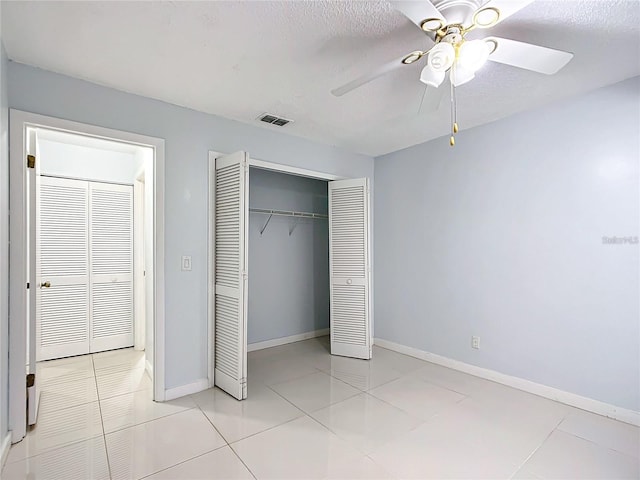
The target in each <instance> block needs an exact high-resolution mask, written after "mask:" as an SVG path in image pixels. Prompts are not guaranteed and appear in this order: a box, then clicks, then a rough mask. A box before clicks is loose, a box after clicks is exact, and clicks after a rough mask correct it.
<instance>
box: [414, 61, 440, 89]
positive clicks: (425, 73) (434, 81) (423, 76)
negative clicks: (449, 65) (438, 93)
mask: <svg viewBox="0 0 640 480" xmlns="http://www.w3.org/2000/svg"><path fill="white" fill-rule="evenodd" d="M444 76H445V72H436V71H434V70H433V69H432V68H431V67H430V66H429V65H427V66H426V67H424V68H423V69H422V73H420V81H421V82H422V83H426V84H427V85H429V86H430V87H435V88H438V87H439V86H440V84H441V83H442V82H443V80H444Z"/></svg>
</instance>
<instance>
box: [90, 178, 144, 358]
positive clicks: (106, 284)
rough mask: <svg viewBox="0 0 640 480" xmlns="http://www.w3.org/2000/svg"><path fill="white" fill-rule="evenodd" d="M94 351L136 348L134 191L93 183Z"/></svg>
mask: <svg viewBox="0 0 640 480" xmlns="http://www.w3.org/2000/svg"><path fill="white" fill-rule="evenodd" d="M89 265H90V269H91V270H90V286H89V291H90V295H91V316H90V318H91V321H90V351H91V352H92V353H93V352H101V351H104V350H112V349H114V348H123V347H130V346H133V343H134V329H133V186H131V185H114V184H109V183H97V182H89Z"/></svg>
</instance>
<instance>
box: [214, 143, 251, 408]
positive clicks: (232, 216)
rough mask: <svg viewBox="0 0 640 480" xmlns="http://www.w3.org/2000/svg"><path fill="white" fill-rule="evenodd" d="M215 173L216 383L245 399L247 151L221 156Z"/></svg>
mask: <svg viewBox="0 0 640 480" xmlns="http://www.w3.org/2000/svg"><path fill="white" fill-rule="evenodd" d="M214 178H215V181H214V185H213V189H214V195H213V198H214V202H215V207H214V210H213V211H214V221H213V227H214V232H213V241H214V249H213V252H214V300H213V303H214V305H213V314H214V325H215V327H214V342H213V344H214V359H213V360H214V369H215V370H214V383H215V385H216V386H218V387H220V388H221V389H222V390H224V391H225V392H227V393H229V394H230V395H232V396H234V397H235V398H237V399H238V400H243V399H245V398H247V310H248V300H247V280H248V276H247V260H248V250H249V249H248V221H249V156H248V155H247V153H246V152H236V153H233V154H231V155H224V156H222V157H218V158H216V160H215V175H214Z"/></svg>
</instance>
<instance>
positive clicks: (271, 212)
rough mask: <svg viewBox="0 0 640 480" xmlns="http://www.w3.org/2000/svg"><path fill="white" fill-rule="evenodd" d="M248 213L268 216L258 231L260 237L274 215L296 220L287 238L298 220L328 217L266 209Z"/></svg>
mask: <svg viewBox="0 0 640 480" xmlns="http://www.w3.org/2000/svg"><path fill="white" fill-rule="evenodd" d="M249 211H250V212H251V213H260V214H263V215H269V218H267V221H266V222H265V224H264V226H263V227H262V229H261V230H260V235H262V234H263V233H264V231H265V230H266V228H267V225H269V222H270V221H271V218H272V217H273V216H274V215H277V216H280V217H295V218H296V221H295V223H294V224H293V226H292V227H291V228H290V229H289V236H291V234H292V233H293V231H294V230H295V229H296V227H297V226H298V220H299V219H300V218H321V219H326V218H329V216H328V215H325V214H323V213H309V212H292V211H287V210H267V209H264V208H250V209H249Z"/></svg>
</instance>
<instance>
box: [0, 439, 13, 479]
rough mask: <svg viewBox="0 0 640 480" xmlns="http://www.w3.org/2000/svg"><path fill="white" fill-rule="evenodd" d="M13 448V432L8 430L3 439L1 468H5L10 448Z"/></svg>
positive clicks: (0, 449)
mask: <svg viewBox="0 0 640 480" xmlns="http://www.w3.org/2000/svg"><path fill="white" fill-rule="evenodd" d="M10 449H11V432H7V434H6V435H5V436H4V440H2V446H1V447H0V470H2V469H3V468H4V463H5V462H6V461H7V457H8V456H9V450H10Z"/></svg>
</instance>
